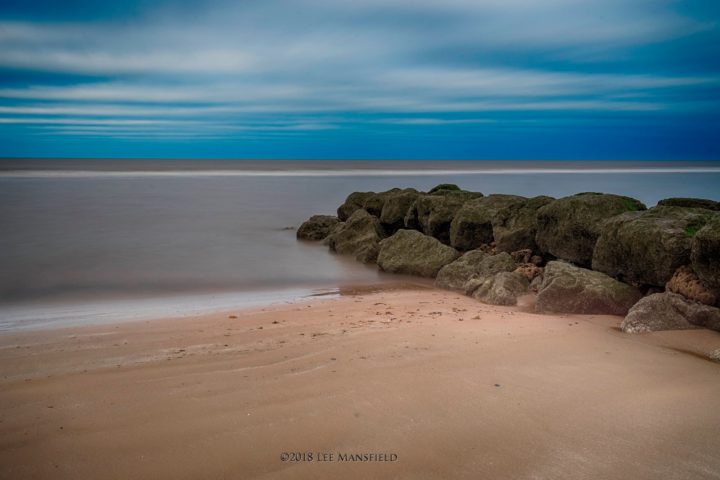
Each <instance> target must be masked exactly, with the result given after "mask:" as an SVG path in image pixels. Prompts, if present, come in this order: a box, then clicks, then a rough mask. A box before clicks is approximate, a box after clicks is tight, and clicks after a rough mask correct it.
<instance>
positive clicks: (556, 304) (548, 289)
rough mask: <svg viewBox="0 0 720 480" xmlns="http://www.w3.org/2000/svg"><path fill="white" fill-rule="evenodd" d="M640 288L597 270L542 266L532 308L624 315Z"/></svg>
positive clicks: (560, 265)
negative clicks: (535, 299)
mask: <svg viewBox="0 0 720 480" xmlns="http://www.w3.org/2000/svg"><path fill="white" fill-rule="evenodd" d="M641 297H642V294H641V293H640V291H639V290H638V289H636V288H634V287H631V286H630V285H627V284H625V283H622V282H619V281H617V280H615V279H613V278H612V277H609V276H607V275H605V274H604V273H601V272H594V271H592V270H587V269H585V268H580V267H577V266H575V265H571V264H569V263H565V262H558V261H554V262H550V263H548V264H547V265H546V266H545V271H544V273H543V282H542V284H541V285H540V288H539V291H538V296H537V302H536V304H535V309H536V310H537V311H538V312H552V313H584V314H607V315H625V314H626V313H627V312H628V310H629V309H630V308H631V307H632V306H633V305H634V304H635V303H636V302H637V301H638V300H640V298H641Z"/></svg>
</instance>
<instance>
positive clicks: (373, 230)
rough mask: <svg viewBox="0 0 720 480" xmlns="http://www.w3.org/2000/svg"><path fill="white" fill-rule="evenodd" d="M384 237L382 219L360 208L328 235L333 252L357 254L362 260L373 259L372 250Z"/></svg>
mask: <svg viewBox="0 0 720 480" xmlns="http://www.w3.org/2000/svg"><path fill="white" fill-rule="evenodd" d="M382 237H383V232H382V227H381V226H380V220H378V219H377V217H374V216H373V215H370V214H369V213H368V212H366V211H365V210H363V209H360V210H356V211H355V212H354V213H353V214H352V215H351V216H350V218H348V220H347V222H345V223H344V224H343V225H342V226H340V227H339V228H337V229H335V230H334V231H333V233H331V234H330V235H329V236H328V246H329V247H330V250H332V251H333V252H336V253H343V254H349V255H355V256H356V258H358V259H359V260H360V261H373V254H372V252H373V250H374V249H375V250H376V249H377V247H378V242H380V240H382ZM375 256H377V255H375Z"/></svg>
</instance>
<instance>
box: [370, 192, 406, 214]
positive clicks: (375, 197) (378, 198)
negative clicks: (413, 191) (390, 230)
mask: <svg viewBox="0 0 720 480" xmlns="http://www.w3.org/2000/svg"><path fill="white" fill-rule="evenodd" d="M401 191H402V190H400V189H399V188H393V189H391V190H388V191H386V192H379V193H374V192H373V193H371V194H370V195H368V196H367V197H365V200H364V201H363V204H362V208H364V209H365V210H366V211H367V212H368V213H369V214H370V215H374V216H376V217H378V218H380V215H381V214H382V211H383V208H384V207H385V202H387V201H388V199H389V198H391V197H392V196H393V195H396V194H398V193H400V192H401Z"/></svg>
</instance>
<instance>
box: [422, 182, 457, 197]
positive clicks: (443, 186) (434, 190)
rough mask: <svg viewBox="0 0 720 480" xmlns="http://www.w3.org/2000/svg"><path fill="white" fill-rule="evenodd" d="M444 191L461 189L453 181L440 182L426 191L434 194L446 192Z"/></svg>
mask: <svg viewBox="0 0 720 480" xmlns="http://www.w3.org/2000/svg"><path fill="white" fill-rule="evenodd" d="M446 192H462V189H461V188H460V187H458V186H457V185H455V184H454V183H441V184H440V185H438V186H436V187H433V188H431V189H430V191H429V192H428V193H429V194H430V195H434V194H437V193H446Z"/></svg>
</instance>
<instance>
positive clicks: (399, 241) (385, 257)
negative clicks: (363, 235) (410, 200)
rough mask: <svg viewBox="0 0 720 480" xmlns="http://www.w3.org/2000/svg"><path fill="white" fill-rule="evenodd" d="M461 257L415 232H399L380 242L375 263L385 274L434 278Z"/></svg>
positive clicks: (433, 239) (431, 238)
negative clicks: (442, 269)
mask: <svg viewBox="0 0 720 480" xmlns="http://www.w3.org/2000/svg"><path fill="white" fill-rule="evenodd" d="M459 255H460V254H459V253H458V251H457V250H455V249H454V248H452V247H448V246H447V245H443V244H442V243H440V241H439V240H437V239H435V238H433V237H430V236H428V235H424V234H422V233H420V232H418V231H416V230H398V231H397V232H396V233H395V234H394V235H392V236H391V237H388V238H386V239H385V240H383V241H381V242H380V253H379V255H378V258H377V264H378V265H379V266H380V268H381V269H382V270H384V271H386V272H391V273H406V274H409V275H419V276H421V277H435V276H436V275H437V273H438V272H439V271H440V269H441V268H442V267H444V266H445V265H447V264H448V263H451V262H453V261H454V260H455V259H456V258H457V257H458V256H459Z"/></svg>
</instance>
